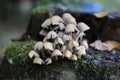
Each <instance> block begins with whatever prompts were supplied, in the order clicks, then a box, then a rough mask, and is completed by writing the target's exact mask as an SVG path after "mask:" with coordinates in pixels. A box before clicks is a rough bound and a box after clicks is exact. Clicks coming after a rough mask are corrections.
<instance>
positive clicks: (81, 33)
mask: <svg viewBox="0 0 120 80" xmlns="http://www.w3.org/2000/svg"><path fill="white" fill-rule="evenodd" d="M83 36H85V33H84V32H79V34H78V35H77V37H76V41H78V39H79V38H80V40H82V39H83Z"/></svg>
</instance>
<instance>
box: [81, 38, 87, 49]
mask: <svg viewBox="0 0 120 80" xmlns="http://www.w3.org/2000/svg"><path fill="white" fill-rule="evenodd" d="M81 45H82V46H84V47H85V49H86V50H87V49H88V48H89V46H88V43H87V40H85V39H84V40H82V41H81Z"/></svg>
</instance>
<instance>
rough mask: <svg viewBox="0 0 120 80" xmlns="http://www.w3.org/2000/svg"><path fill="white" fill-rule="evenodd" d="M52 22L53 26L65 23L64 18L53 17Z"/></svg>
mask: <svg viewBox="0 0 120 80" xmlns="http://www.w3.org/2000/svg"><path fill="white" fill-rule="evenodd" d="M51 20H52V25H59V23H63V22H64V21H63V20H62V18H61V17H60V16H57V15H55V16H52V17H51Z"/></svg>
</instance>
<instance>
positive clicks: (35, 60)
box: [33, 58, 44, 65]
mask: <svg viewBox="0 0 120 80" xmlns="http://www.w3.org/2000/svg"><path fill="white" fill-rule="evenodd" d="M33 63H34V64H39V65H41V64H44V61H43V60H42V59H41V58H34V60H33Z"/></svg>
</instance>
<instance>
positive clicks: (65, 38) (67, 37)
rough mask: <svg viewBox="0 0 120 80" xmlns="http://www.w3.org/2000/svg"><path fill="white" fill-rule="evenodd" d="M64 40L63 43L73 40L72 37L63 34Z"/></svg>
mask: <svg viewBox="0 0 120 80" xmlns="http://www.w3.org/2000/svg"><path fill="white" fill-rule="evenodd" d="M62 39H63V41H68V40H72V36H71V35H70V34H63V36H62Z"/></svg>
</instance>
